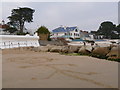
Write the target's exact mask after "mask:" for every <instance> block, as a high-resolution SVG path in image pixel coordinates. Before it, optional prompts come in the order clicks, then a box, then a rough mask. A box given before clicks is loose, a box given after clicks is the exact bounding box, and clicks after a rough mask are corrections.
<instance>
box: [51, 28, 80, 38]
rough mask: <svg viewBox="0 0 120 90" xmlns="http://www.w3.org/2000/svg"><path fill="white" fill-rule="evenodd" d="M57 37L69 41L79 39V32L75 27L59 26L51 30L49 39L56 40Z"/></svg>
mask: <svg viewBox="0 0 120 90" xmlns="http://www.w3.org/2000/svg"><path fill="white" fill-rule="evenodd" d="M57 37H63V38H71V39H76V38H80V30H79V29H78V27H76V26H75V27H65V26H60V27H58V28H56V29H54V30H52V33H51V38H57Z"/></svg>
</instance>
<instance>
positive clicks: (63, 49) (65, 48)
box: [61, 46, 69, 53]
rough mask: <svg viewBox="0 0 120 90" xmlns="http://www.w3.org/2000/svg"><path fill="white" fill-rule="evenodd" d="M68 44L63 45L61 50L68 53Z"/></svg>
mask: <svg viewBox="0 0 120 90" xmlns="http://www.w3.org/2000/svg"><path fill="white" fill-rule="evenodd" d="M68 50H69V46H63V47H62V50H61V52H62V53H68Z"/></svg>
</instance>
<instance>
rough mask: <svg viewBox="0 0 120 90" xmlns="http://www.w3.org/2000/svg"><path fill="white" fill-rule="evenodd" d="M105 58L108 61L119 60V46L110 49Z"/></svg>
mask: <svg viewBox="0 0 120 90" xmlns="http://www.w3.org/2000/svg"><path fill="white" fill-rule="evenodd" d="M107 56H108V59H120V45H118V46H116V47H112V49H111V50H110V52H109V53H108V54H107Z"/></svg>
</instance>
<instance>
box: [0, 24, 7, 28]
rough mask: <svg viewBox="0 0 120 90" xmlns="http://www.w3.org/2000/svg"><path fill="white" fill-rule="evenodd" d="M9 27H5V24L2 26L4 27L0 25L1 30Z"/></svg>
mask: <svg viewBox="0 0 120 90" xmlns="http://www.w3.org/2000/svg"><path fill="white" fill-rule="evenodd" d="M8 27H9V26H8V25H6V24H4V25H1V24H0V28H3V29H5V28H8Z"/></svg>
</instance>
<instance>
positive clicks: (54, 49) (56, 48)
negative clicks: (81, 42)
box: [50, 46, 62, 52]
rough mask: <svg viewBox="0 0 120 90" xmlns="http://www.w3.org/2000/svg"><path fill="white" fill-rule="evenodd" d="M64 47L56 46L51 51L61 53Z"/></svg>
mask: <svg viewBox="0 0 120 90" xmlns="http://www.w3.org/2000/svg"><path fill="white" fill-rule="evenodd" d="M61 50H62V46H54V47H53V48H51V49H50V52H61Z"/></svg>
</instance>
